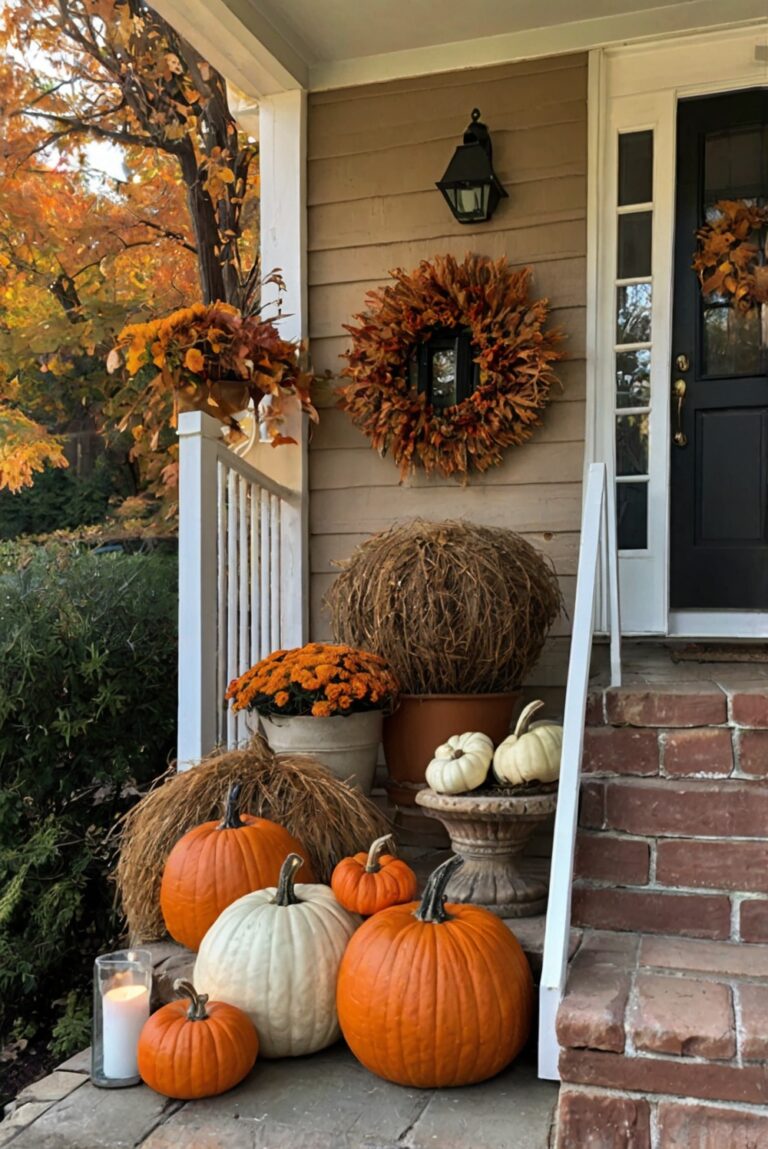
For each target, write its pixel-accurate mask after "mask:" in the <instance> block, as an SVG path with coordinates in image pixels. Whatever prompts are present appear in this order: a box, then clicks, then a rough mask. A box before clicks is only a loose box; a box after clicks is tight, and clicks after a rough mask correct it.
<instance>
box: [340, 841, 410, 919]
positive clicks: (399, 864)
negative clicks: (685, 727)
mask: <svg viewBox="0 0 768 1149" xmlns="http://www.w3.org/2000/svg"><path fill="white" fill-rule="evenodd" d="M391 841H392V835H391V834H387V835H386V836H385V837H384V838H377V839H376V841H375V842H374V843H373V845H372V846H371V848H370V850H369V851H368V853H367V854H354V855H353V856H352V857H351V858H342V859H341V861H340V862H339V864H338V866H337V867H336V869H335V870H334V871H333V874H332V875H331V889H332V890H333V892H334V894H335V895H336V898H337V900H338V901H339V902H341V904H342V906H343V907H344V909H345V910H351V911H352V913H354V914H362V915H363V916H364V917H369V916H370V915H371V914H377V913H378V912H379V910H385V909H386V908H387V907H388V906H396V905H397V904H398V903H399V902H410V901H411V900H412V899H413V898H415V897H416V887H417V885H418V883H417V881H416V875H415V874H414V872H413V870H412V869H411V867H410V866H408V865H406V864H405V862H403V861H402V860H401V859H400V858H396V857H394V855H393V854H385V853H384V852H383V851H384V847H385V846H386V844H387V843H388V842H391Z"/></svg>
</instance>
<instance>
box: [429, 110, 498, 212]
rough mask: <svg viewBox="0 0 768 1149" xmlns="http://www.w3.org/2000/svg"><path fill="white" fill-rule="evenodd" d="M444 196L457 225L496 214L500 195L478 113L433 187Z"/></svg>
mask: <svg viewBox="0 0 768 1149" xmlns="http://www.w3.org/2000/svg"><path fill="white" fill-rule="evenodd" d="M435 186H436V187H438V188H439V189H440V191H441V192H442V193H443V195H444V196H445V200H446V203H447V204H448V207H449V208H450V209H451V211H452V212H453V214H454V216H455V217H456V219H457V220H458V221H459V223H485V222H486V221H487V220H489V219H490V218H491V216H492V215H493V213H494V211H495V210H496V208H497V206H498V203H499V200H500V199H502V198H505V197H506V195H507V193H506V192H505V191H504V188H503V187H502V185H501V183H500V182H499V179H498V177H497V175H496V173H495V172H494V170H493V149H492V147H491V134H490V132H489V131H488V128H487V127H486V126H485V124H483V123H481V122H480V110H479V109H478V108H474V109H473V111H472V122H471V123H470V124H469V126H468V127H467V130H466V131H465V133H464V142H463V143H462V144H460V145H459V147H458V148H457V149H456V151H455V152H454V153H453V159H452V160H451V162H450V163H449V164H448V167H447V168H446V169H445V175H444V176H443V178H442V179H441V180H439V181H438V183H437V184H436V185H435Z"/></svg>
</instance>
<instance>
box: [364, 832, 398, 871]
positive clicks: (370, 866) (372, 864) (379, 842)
mask: <svg viewBox="0 0 768 1149" xmlns="http://www.w3.org/2000/svg"><path fill="white" fill-rule="evenodd" d="M387 842H391V843H392V850H391V853H394V850H395V839H394V838H393V837H392V835H391V834H385V835H384V837H383V838H377V839H376V841H375V842H374V843H373V844H372V845H371V848H370V850H369V851H368V860H367V861H366V863H365V872H366V874H378V872H379V870H380V869H381V866H380V865H379V858H380V857H381V855H382V854H383V853H384V847H385V846H386V844H387Z"/></svg>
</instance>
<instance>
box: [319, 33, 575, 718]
mask: <svg viewBox="0 0 768 1149" xmlns="http://www.w3.org/2000/svg"><path fill="white" fill-rule="evenodd" d="M474 106H477V107H479V108H480V109H481V111H482V114H483V118H484V119H485V120H486V122H487V123H488V124H489V126H490V128H491V131H492V133H493V142H494V164H495V167H496V170H497V172H498V173H499V175H500V177H501V179H502V181H503V182H504V184H505V187H506V188H507V191H508V192H509V199H508V200H505V201H503V202H502V204H501V206H500V208H499V210H498V211H497V212H496V214H495V215H494V218H493V220H492V221H491V222H490V223H489V224H486V225H483V226H482V227H480V228H475V229H471V228H464V227H462V226H461V225H459V224H456V223H455V222H454V221H453V220H452V219H451V217H450V214H449V213H448V211H447V208H446V206H445V204H444V202H443V201H442V199H441V197H440V196H439V195H438V194H437V193H436V191H435V188H434V181H435V180H436V179H438V178H439V176H440V175H441V174H442V171H443V170H444V168H445V166H446V164H447V162H448V160H449V158H450V156H451V154H452V151H453V148H454V147H455V146H456V143H457V142H458V140H459V137H460V135H461V132H462V131H463V130H464V128H465V126H466V123H467V122H468V119H469V112H470V111H471V109H472V108H473V107H474ZM308 151H309V165H308V205H309V206H308V248H309V261H308V270H309V331H310V350H311V355H312V360H313V364H314V366H315V368H316V369H317V370H319V371H323V370H329V371H331V372H332V375H333V376H334V380H331V381H328V382H326V383H324V384H322V385H321V386H320V387H319V389H318V395H317V405H318V408H319V410H320V424H319V426H316V427H313V428H312V434H311V452H310V490H311V497H310V540H311V541H310V565H311V571H312V591H311V621H312V633H313V635H314V636H316V637H328V636H329V630H328V620H327V618H326V617H325V616H324V614H323V611H322V599H323V596H324V594H325V593H326V591H327V589H328V587H329V586H330V584H331V582H332V581H333V579H334V577H336V576H335V569H336V568H335V566H334V563H336V562H338V561H340V560H344V559H345V558H347V557H348V556H349V555H350V554H351V553H352V551H353V550H354V548H355V546H357V545H358V544H359V543H361V542H362V541H364V539H366V538H368V537H369V536H370V535H371V534H372V533H374V532H376V531H379V530H383V529H386V528H387V527H388V526H390V525H391V524H392V523H394V522H397V521H398V520H403V519H408V518H413V517H422V518H427V519H443V518H463V519H466V520H468V521H470V522H482V523H486V524H488V525H491V526H503V527H508V528H510V529H512V530H517V531H519V532H520V533H522V534H523V535H525V537H527V538H528V539H529V540H530V541H531V542H532V543H533V544H534V545H535V546H537V547H539V549H540V550H542V552H543V553H544V554H545V555H547V556H548V558H549V559H550V561H551V562H552V563H553V565H554V567H555V570H556V571H557V572H558V576H559V577H560V579H561V583H562V587H563V593H564V597H565V599H566V603H567V605H568V607H570V606H571V605H572V600H573V594H574V582H575V572H576V564H577V559H578V542H579V536H578V530H579V519H580V510H581V478H582V472H583V452H584V447H583V444H584V421H585V370H584V356H585V274H586V268H585V253H586V223H585V212H586V157H587V148H586V58H585V57H584V56H583V55H578V56H570V57H557V58H553V59H551V60H535V61H525V62H522V63H518V64H508V65H502V66H499V67H494V68H486V69H471V70H467V71H462V72H457V73H451V74H446V75H442V76H428V77H418V78H416V79H411V80H404V81H397V82H394V83H384V84H375V85H369V86H368V87H364V88H354V89H347V90H345V91H337V92H324V93H318V94H314V95H312V96H310V103H309V125H308ZM467 251H476V252H480V253H482V254H484V255H488V256H490V257H492V258H499V257H500V256H505V257H506V258H507V259H509V260H510V262H511V263H512V264H513V265H523V264H526V265H530V266H531V267H532V268H533V273H534V274H533V292H534V293H535V295H537V296H539V295H541V296H545V297H547V298H549V299H550V300H551V304H552V318H551V322H552V324H553V325H557V326H560V327H562V328H563V329H564V330H565V332H566V335H567V340H566V342H565V343H564V344H563V349H564V351H565V352H566V354H567V357H568V358H567V360H566V361H565V362H563V363H562V364H561V365H560V366H559V376H560V378H561V380H562V384H563V386H562V389H560V388H555V389H554V390H553V392H552V395H551V403H550V405H549V407H548V409H547V410H546V412H545V415H544V419H543V422H542V425H541V426H539V427H537V428H536V430H535V432H534V435H533V437H532V438H531V440H530V441H529V442H528V443H526V444H524V445H523V446H522V447H518V448H511V449H509V450H508V451H507V452H506V454H505V457H504V460H503V462H502V464H501V465H500V466H498V467H495V468H492V469H491V470H490V471H488V472H486V473H485V474H484V475H481V476H475V475H473V476H472V477H471V480H470V482H469V483H467V484H466V485H463V484H462V483H461V482H460V480H457V479H454V478H451V479H442V478H440V477H434V476H430V477H427V476H425V475H424V474H423V473H422V472H417V473H416V474H415V475H414V476H412V477H410V478H409V479H407V480H406V481H405V482H404V483H402V484H401V483H400V476H399V473H398V471H397V468H396V467H395V466H394V464H393V463H392V461H391V460H390V459H386V458H385V459H382V458H380V457H379V455H378V454H377V453H376V452H374V451H373V450H371V448H370V445H369V443H368V440H367V439H366V438H365V436H363V435H362V433H361V432H360V431H358V430H357V429H356V428H355V427H354V426H353V425H352V423H351V421H350V420H349V418H348V416H347V415H345V414H344V412H342V411H339V410H338V409H337V408H336V406H335V402H336V400H335V395H334V390H335V387H336V383H335V379H336V378H337V377H338V375H339V372H340V370H341V369H342V367H343V366H344V362H345V361H344V360H343V359H342V358H340V356H341V353H342V352H343V351H344V350H345V348H346V347H347V346H348V344H349V337H348V335H347V334H346V333H345V331H344V325H345V324H347V323H350V322H352V317H353V316H354V314H355V313H357V312H360V311H362V310H363V308H364V304H365V294H366V292H367V291H369V290H371V289H372V288H375V287H377V286H379V285H381V284H382V283H384V282H385V281H386V278H387V274H388V272H389V271H390V269H392V268H394V267H405V268H407V269H410V268H412V267H415V266H416V264H418V262H419V260H421V259H425V258H430V257H432V256H434V255H436V254H445V253H452V254H454V255H455V256H457V257H459V258H460V257H462V256H463V255H464V254H465V253H466V252H467ZM568 627H569V623H568V618H567V612H566V615H564V616H563V618H561V619H560V620H559V621H558V624H557V626H556V627H555V637H553V638H552V639H551V640H550V642H549V643H548V646H547V649H546V651H545V654H544V656H543V657H542V660H541V662H540V667H539V668H537V671H536V672H534V674H533V676H532V678H531V682H532V683H534V684H539V685H540V686H541V688H542V690H543V691H547V692H553V697H556V696H557V692H558V691H559V690H560V688H561V685H562V682H563V681H564V677H565V665H566V661H567V649H568V642H567V634H568Z"/></svg>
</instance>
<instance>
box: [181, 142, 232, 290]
mask: <svg viewBox="0 0 768 1149" xmlns="http://www.w3.org/2000/svg"><path fill="white" fill-rule="evenodd" d="M180 158H181V172H182V178H183V180H184V186H185V187H186V191H187V206H188V207H189V216H190V219H191V221H192V231H193V233H194V237H195V246H196V247H197V267H198V274H199V276H200V290H201V292H202V296H203V303H216V302H217V301H219V300H220V301H222V302H224V303H235V304H236V302H237V301H236V300H231V299H229V298H228V297H227V290H226V287H225V284H224V275H223V269H222V266H221V258H220V254H218V253H217V252H218V244H219V229H218V226H217V222H216V212H215V211H214V207H213V203H212V202H211V197H210V196H209V195H208V192H207V191H206V190H205V189H204V188H203V186H202V184H201V183H200V172H199V170H198V166H197V163H196V160H195V156H194V153H193V151H192V148H191V147H190V148H189V150H188V151H187V150H186V149H185V151H184V154H183V155H182V156H181V157H180Z"/></svg>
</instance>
